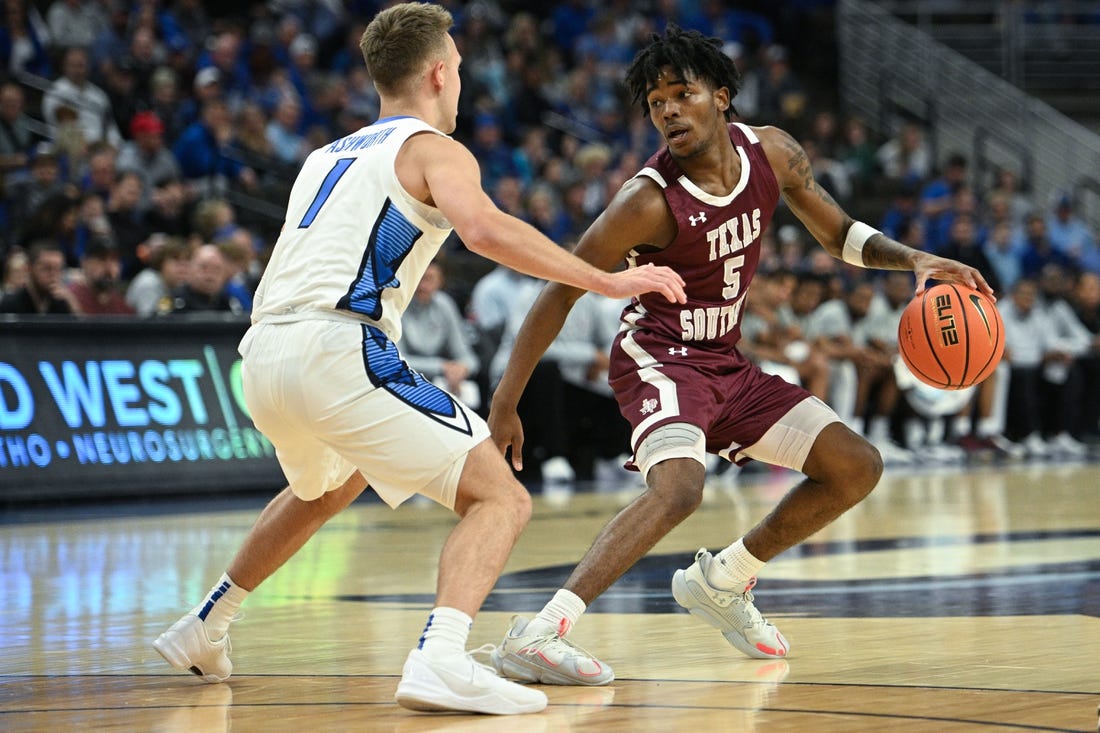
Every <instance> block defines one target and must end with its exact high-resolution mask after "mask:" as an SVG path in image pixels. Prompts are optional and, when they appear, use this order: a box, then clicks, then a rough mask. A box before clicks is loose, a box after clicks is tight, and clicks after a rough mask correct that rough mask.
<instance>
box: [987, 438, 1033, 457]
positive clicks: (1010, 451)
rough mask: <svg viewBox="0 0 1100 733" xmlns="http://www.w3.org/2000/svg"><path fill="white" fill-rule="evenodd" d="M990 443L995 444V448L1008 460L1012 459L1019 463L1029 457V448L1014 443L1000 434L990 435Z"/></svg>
mask: <svg viewBox="0 0 1100 733" xmlns="http://www.w3.org/2000/svg"><path fill="white" fill-rule="evenodd" d="M989 442H990V443H992V444H993V447H994V448H996V449H997V450H999V451H1001V452H1002V453H1003V454H1004V455H1005V457H1006V458H1011V459H1012V460H1014V461H1018V460H1020V459H1021V458H1024V457H1026V456H1027V448H1025V447H1024V446H1022V445H1020V444H1019V443H1013V442H1012V441H1011V440H1009V439H1008V438H1006V437H1005V436H1003V435H1001V434H1000V433H994V434H993V435H990V436H989Z"/></svg>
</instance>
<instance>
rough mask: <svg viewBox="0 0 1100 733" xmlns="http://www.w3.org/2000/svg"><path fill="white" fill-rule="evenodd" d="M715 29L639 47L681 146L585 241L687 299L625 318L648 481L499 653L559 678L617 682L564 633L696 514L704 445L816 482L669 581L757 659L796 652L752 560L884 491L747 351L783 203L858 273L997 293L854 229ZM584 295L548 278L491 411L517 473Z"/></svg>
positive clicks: (623, 342)
mask: <svg viewBox="0 0 1100 733" xmlns="http://www.w3.org/2000/svg"><path fill="white" fill-rule="evenodd" d="M719 49H720V41H718V40H717V39H707V38H706V37H704V36H703V35H701V34H700V33H698V32H697V31H685V30H681V29H679V28H676V27H674V26H670V27H669V28H668V30H667V31H666V32H665V34H664V35H663V36H660V37H656V38H655V39H654V42H653V43H652V44H651V45H650V46H648V47H647V48H645V49H643V50H642V51H641V52H639V54H638V55H637V57H636V58H635V60H634V62H633V64H632V66H631V67H630V69H629V70H628V72H627V78H626V83H627V86H628V88H629V89H630V91H631V93H632V94H633V96H634V99H635V101H636V102H638V103H640V105H641V107H642V109H643V110H645V112H646V113H647V114H648V115H649V118H650V120H651V121H652V123H653V124H654V125H655V126H656V128H657V130H658V131H659V132H660V133H661V135H662V136H663V138H664V140H665V142H666V143H667V145H666V146H665V147H664V148H662V149H661V150H660V151H659V152H658V153H656V154H655V155H654V156H653V157H651V158H650V159H649V160H648V161H647V162H646V164H645V167H643V168H642V170H641V171H640V172H639V173H638V174H637V175H636V176H635V177H634V178H632V179H631V180H630V181H628V182H627V183H626V184H624V185H623V187H622V189H621V190H620V191H619V192H618V194H617V195H616V196H615V198H614V199H613V200H612V201H611V203H610V204H609V205H608V208H607V210H606V211H605V212H604V213H603V214H602V215H601V216H600V217H599V218H598V219H597V220H596V221H595V222H594V223H593V225H592V226H591V228H589V230H588V231H587V232H586V233H585V234H584V236H583V237H582V238H581V240H580V242H579V243H578V245H577V248H576V250H575V252H576V254H578V255H579V256H580V257H581V258H583V259H585V260H587V261H588V262H591V263H592V264H594V265H596V266H598V267H602V268H604V269H607V270H613V269H615V268H616V267H618V266H619V265H620V264H621V263H622V262H623V260H624V259H625V260H626V262H627V264H628V266H630V267H637V266H639V265H642V264H645V263H650V262H652V263H654V264H661V265H667V266H669V267H671V268H673V269H674V270H676V271H677V272H679V274H680V275H681V276H682V277H683V279H684V281H685V282H686V283H687V285H686V288H685V290H686V292H687V298H688V299H687V303H686V304H681V303H669V302H666V301H665V300H663V299H661V298H660V297H656V296H654V295H652V294H648V295H642V296H640V297H636V298H634V300H633V301H632V302H631V304H630V305H629V306H627V307H626V309H625V310H624V311H623V315H622V322H623V326H622V330H621V331H620V333H619V336H618V338H617V339H616V341H615V344H614V346H613V347H612V353H611V369H610V376H609V381H610V383H611V386H612V388H613V389H614V391H615V395H616V398H617V399H618V402H619V408H620V410H621V411H622V414H623V415H624V416H625V417H626V419H627V420H628V421H630V423H631V426H632V427H633V432H632V435H631V442H632V448H633V451H634V455H633V463H634V465H635V466H636V467H637V468H638V470H640V471H641V472H642V475H643V476H644V477H645V481H646V485H647V490H646V491H645V492H644V493H643V494H642V495H641V496H639V497H638V498H637V499H636V500H634V501H633V502H632V503H631V504H630V505H629V506H627V507H626V508H625V509H623V510H622V511H621V512H619V514H618V515H616V516H615V518H614V519H612V520H611V521H610V522H609V523H608V524H607V525H606V526H605V527H604V529H603V530H602V531H601V532H600V534H599V536H597V537H596V540H595V542H594V543H593V545H592V547H591V548H590V549H589V550H588V552H587V553H586V554H585V556H584V557H583V558H582V559H581V561H580V564H578V565H577V567H576V569H575V570H574V571H573V573H572V574H571V575H570V576H569V579H568V580H567V581H566V583H565V586H564V588H562V589H561V590H559V591H558V592H557V593H556V594H555V595H554V597H553V598H552V599H551V600H550V602H549V603H548V604H547V605H546V606H545V607H544V608H543V610H542V611H541V612H540V613H539V614H538V615H537V616H536V617H535V618H534V619H532V620H528V619H525V618H522V617H516V618H515V619H513V623H512V627H511V628H510V629H509V631H508V633H507V634H506V635H505V638H504V642H503V643H502V645H501V646H500V647H498V648H497V649H496V650H495V651H494V652H493V654H492V662H493V665H494V667H496V669H497V671H498V672H500V673H501V674H504V675H507V676H510V677H514V678H518V679H522V680H528V681H540V682H543V683H549V684H590V685H591V684H606V683H607V682H610V681H611V680H612V679H613V678H614V674H613V673H612V671H611V669H610V668H609V667H608V666H607V665H606V664H603V663H602V662H600V661H599V660H597V659H595V658H594V657H592V656H591V655H590V654H588V653H587V652H585V651H584V650H582V649H580V648H579V647H577V646H575V645H573V644H571V643H570V642H568V641H567V640H566V639H565V638H563V637H565V635H566V634H567V633H568V632H569V630H570V628H572V626H573V624H575V623H576V621H577V619H578V617H579V616H580V615H581V613H583V612H584V609H585V608H586V606H587V604H589V603H591V602H592V601H593V600H594V599H595V598H596V597H597V596H599V595H600V594H601V593H603V592H604V591H605V590H606V589H607V588H608V587H609V586H610V585H611V584H612V583H613V582H615V580H616V579H618V578H619V577H620V576H621V575H622V574H623V573H624V572H626V571H627V570H628V569H629V568H630V567H631V566H632V565H634V563H636V562H637V561H638V560H639V559H641V558H642V556H644V555H645V554H646V552H648V551H649V549H650V548H651V547H653V545H654V544H656V543H657V541H658V540H660V539H661V538H662V537H664V536H665V535H666V534H668V532H669V531H670V530H671V529H672V528H673V527H675V526H676V525H678V524H679V523H680V522H681V521H683V520H684V519H685V518H686V517H687V516H688V515H690V514H691V513H692V512H694V511H695V509H696V508H698V506H699V503H700V501H701V499H702V495H703V481H704V476H705V458H706V455H705V454H706V453H708V452H709V453H715V454H718V455H719V456H722V457H724V458H726V459H728V460H730V461H735V462H737V463H742V462H745V461H747V460H749V459H756V460H759V461H764V462H765V463H770V464H775V465H779V466H785V467H788V468H792V469H795V470H798V471H801V472H802V473H803V474H805V479H804V480H803V481H802V482H801V483H800V484H798V485H797V486H795V487H794V488H793V489H791V491H790V492H789V493H788V494H787V495H786V496H785V497H784V498H783V499H782V501H780V502H779V504H778V506H776V507H775V509H774V510H773V511H772V512H771V514H770V515H769V516H767V517H766V518H765V519H764V520H763V521H761V522H760V523H759V524H758V525H757V526H755V527H753V528H752V529H751V530H749V532H748V533H746V534H745V535H744V536H743V537H742V538H740V539H738V540H737V541H736V542H734V543H733V544H731V545H730V546H729V547H727V548H725V549H723V550H721V551H720V552H718V553H717V554H715V555H712V554H711V553H709V552H707V551H706V550H700V551H699V552H698V554H697V555H696V558H695V563H694V564H692V565H691V566H690V567H689V568H687V569H686V570H678V571H677V572H676V573H675V575H674V577H673V580H672V591H673V595H674V597H675V598H676V601H677V602H678V603H679V604H680V605H681V606H683V607H685V608H687V609H688V610H689V611H690V612H691V613H692V614H694V615H697V616H699V617H700V618H702V619H703V620H704V621H706V622H707V623H709V624H711V625H712V626H715V627H716V628H718V629H719V630H720V631H721V632H722V633H723V635H724V636H725V637H726V640H727V641H728V642H729V643H730V644H732V645H733V646H734V647H736V648H737V649H738V650H740V651H741V652H743V653H744V654H746V655H748V656H750V657H757V658H776V657H784V656H786V655H787V654H788V652H789V650H790V645H789V644H788V642H787V640H786V639H785V638H784V637H783V635H782V634H781V633H779V631H778V630H777V629H776V628H775V626H774V625H772V624H770V623H768V621H767V620H766V619H764V618H763V617H762V616H761V615H760V613H759V612H758V611H757V610H756V608H755V607H754V606H753V595H752V593H751V591H750V589H751V588H752V587H753V585H754V583H755V576H756V574H757V571H758V570H759V569H760V568H761V567H762V566H763V565H764V563H765V562H767V561H768V560H771V559H772V558H773V557H775V556H776V555H778V554H779V553H780V552H782V551H783V550H786V549H788V548H789V547H792V546H793V545H795V544H797V543H799V542H801V541H803V540H805V539H806V538H807V537H809V536H810V535H811V534H813V533H814V532H816V531H817V530H819V529H821V528H822V527H824V526H825V525H827V524H829V522H831V521H832V520H834V519H835V518H836V517H838V516H839V515H840V514H841V513H843V512H844V511H845V510H847V509H848V508H850V507H852V506H853V505H855V504H856V503H857V502H859V501H860V500H861V499H863V497H865V496H867V494H868V493H870V491H871V490H872V489H873V488H874V487H875V484H876V483H877V482H878V479H879V476H880V474H881V473H882V460H881V458H880V456H879V454H878V452H877V451H876V449H875V448H874V447H873V446H872V445H871V444H870V443H868V442H867V441H866V440H865V439H864V438H863V437H861V436H860V435H858V434H857V433H855V432H853V431H852V430H850V429H848V428H847V427H846V426H845V425H844V424H843V423H842V422H841V421H840V420H839V418H838V417H837V415H836V413H834V412H833V410H832V409H831V408H829V407H828V406H827V405H825V404H824V403H823V402H821V401H820V400H819V399H817V398H816V397H813V396H812V395H810V394H809V393H808V392H807V391H806V390H804V389H802V388H801V387H797V386H794V385H792V384H789V383H787V382H785V381H783V380H782V379H780V378H778V377H775V376H769V375H767V374H764V373H763V372H762V371H761V370H760V369H759V368H758V367H756V366H755V365H754V364H752V363H751V362H749V361H748V360H747V359H746V358H745V357H744V356H743V355H742V354H741V353H740V352H739V351H738V350H737V341H738V339H739V338H740V325H739V324H740V316H741V312H742V308H743V306H744V303H745V294H746V291H747V289H748V287H749V284H750V282H751V281H752V277H753V274H754V273H755V271H756V267H757V263H758V262H759V260H760V246H761V245H760V235H761V233H762V232H763V231H764V230H765V229H766V228H767V227H768V224H769V222H770V221H771V218H772V214H773V213H774V211H775V208H776V205H777V203H778V201H779V198H780V196H782V197H783V199H784V200H785V201H786V203H787V205H788V206H789V207H790V209H791V211H793V212H794V214H795V215H796V216H797V217H798V218H799V219H800V220H801V221H802V222H803V223H804V224H805V225H806V228H807V229H809V231H810V233H812V234H813V235H814V237H815V238H816V239H817V241H818V242H819V243H820V244H821V246H822V247H824V248H825V249H826V250H827V251H828V252H829V253H830V254H831V255H833V256H834V257H836V258H838V259H843V260H844V261H845V262H848V263H850V264H852V265H856V266H858V267H869V268H878V269H886V270H910V271H912V272H913V273H914V274H915V276H916V284H917V292H920V291H923V289H924V285H925V282H926V281H928V280H930V279H935V280H942V281H954V282H961V283H965V284H966V285H969V286H970V287H974V288H977V289H979V290H982V291H983V292H985V293H987V294H992V290H991V289H990V287H989V285H988V284H987V283H986V281H985V279H984V278H983V277H982V275H981V273H979V272H978V271H977V270H976V269H974V268H973V267H969V266H967V265H964V264H962V263H960V262H956V261H954V260H948V259H944V258H942V257H937V256H935V255H932V254H929V253H927V252H921V251H917V250H914V249H911V248H909V247H907V246H905V245H903V244H901V243H899V242H896V241H894V240H892V239H889V238H888V237H886V236H885V235H883V234H881V233H880V232H878V231H876V230H874V229H872V228H871V227H870V226H868V225H867V224H864V223H862V222H857V221H853V220H852V219H851V218H850V217H849V216H848V215H847V214H846V213H845V212H844V211H843V210H842V209H841V208H840V206H838V205H837V204H836V202H835V201H834V200H833V199H832V197H831V196H830V195H829V194H828V193H827V192H826V191H825V190H824V189H822V188H821V186H819V185H818V184H817V182H816V181H815V180H814V177H813V172H812V170H811V167H810V162H809V160H808V159H807V157H806V153H805V152H804V151H803V150H802V148H801V146H799V145H798V143H797V142H795V140H794V139H793V138H791V136H790V135H788V134H787V133H785V132H783V131H782V130H779V129H776V128H774V127H749V126H747V125H743V124H740V123H730V120H731V119H732V117H733V115H734V109H733V106H732V100H733V97H734V96H735V95H736V93H737V88H738V81H739V74H738V72H737V69H736V67H735V66H734V65H733V62H732V61H731V60H730V59H729V58H728V57H726V56H725V55H724V54H723V53H722V52H721V51H720V50H719ZM582 294H583V291H582V290H580V289H577V288H573V287H570V286H565V285H558V284H554V283H551V284H549V285H547V286H546V288H545V289H544V290H543V291H542V294H541V295H540V297H539V298H538V300H537V302H536V303H535V305H534V306H533V307H532V309H531V311H530V312H529V313H528V315H527V318H526V321H525V322H524V324H523V327H522V329H521V331H520V333H519V335H518V337H517V339H516V344H515V348H514V349H513V351H512V356H511V360H510V362H509V364H508V368H507V370H506V371H505V373H504V377H503V379H502V380H501V382H500V385H499V387H498V388H497V390H496V392H495V394H494V396H493V402H492V411H491V414H490V416H489V426H490V430H491V431H492V433H493V436H494V440H495V441H496V443H497V445H498V447H499V448H500V449H501V450H502V451H506V450H507V449H508V448H511V456H512V463H513V466H514V467H515V468H516V469H519V468H521V466H522V449H523V430H522V426H521V425H520V421H519V417H518V416H517V413H516V406H517V404H518V403H519V399H520V396H521V394H522V392H523V389H524V386H525V385H526V383H527V381H528V379H529V377H530V375H531V373H532V370H533V369H534V367H535V365H536V363H537V362H538V361H539V359H540V358H541V357H542V355H543V354H544V353H545V351H546V349H547V347H548V346H549V345H550V343H551V342H552V341H553V340H554V337H555V335H556V334H557V333H558V331H559V329H560V328H561V326H562V323H563V322H564V320H565V317H566V314H567V313H568V312H569V310H570V308H571V307H572V305H573V303H574V302H575V301H576V300H577V298H579V297H580V296H581V295H582Z"/></svg>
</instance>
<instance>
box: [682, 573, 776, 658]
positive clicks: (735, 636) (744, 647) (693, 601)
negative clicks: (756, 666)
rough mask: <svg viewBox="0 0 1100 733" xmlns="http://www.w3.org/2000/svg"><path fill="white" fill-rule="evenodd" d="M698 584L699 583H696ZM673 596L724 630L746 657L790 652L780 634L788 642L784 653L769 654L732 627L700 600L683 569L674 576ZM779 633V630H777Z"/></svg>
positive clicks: (693, 613)
mask: <svg viewBox="0 0 1100 733" xmlns="http://www.w3.org/2000/svg"><path fill="white" fill-rule="evenodd" d="M696 585H697V584H696ZM672 597H673V598H675V599H676V602H677V603H678V604H680V606H681V607H682V608H684V609H685V610H686V611H687V612H688V613H690V614H691V615H692V616H695V617H696V618H698V619H700V620H702V621H704V622H706V623H707V624H708V625H710V626H713V627H714V628H716V629H718V630H719V631H721V632H722V636H723V637H725V639H726V641H727V642H729V644H730V646H732V647H733V648H735V649H736V650H737V651H739V652H741V653H742V654H744V655H745V656H746V657H752V658H753V659H784V658H785V657H786V656H787V655H788V654H790V651H791V648H790V645H789V644H787V640H786V639H785V638H783V637H782V635H780V638H781V639H783V643H784V644H787V646H786V649H784V653H783V654H768V653H767V652H764V651H761V650H760V649H758V648H757V647H756V646H755V645H754V644H752V643H751V642H750V641H749V640H748V639H746V638H745V637H744V636H742V635H741V633H740V632H739V631H736V630H733V629H730V627H729V623H728V622H727V621H726V620H725V618H723V617H722V616H721V615H720V614H718V613H716V612H714V611H712V610H710V608H708V607H707V606H706V605H704V604H703V603H701V602H698V597H697V594H696V593H695V592H694V591H693V590H692V588H691V584H689V582H688V580H687V576H686V574H685V572H684V571H683V570H677V571H676V573H675V574H674V575H673V576H672ZM777 633H778V632H777Z"/></svg>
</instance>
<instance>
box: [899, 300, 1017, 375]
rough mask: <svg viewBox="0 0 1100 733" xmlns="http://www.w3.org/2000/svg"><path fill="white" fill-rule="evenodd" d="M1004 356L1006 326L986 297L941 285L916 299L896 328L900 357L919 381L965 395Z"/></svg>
mask: <svg viewBox="0 0 1100 733" xmlns="http://www.w3.org/2000/svg"><path fill="white" fill-rule="evenodd" d="M1004 350H1005V337H1004V322H1003V321H1002V320H1001V314H1000V313H998V312H997V306H996V305H994V304H993V301H992V300H990V299H989V298H988V297H987V296H986V295H985V294H983V293H980V292H978V291H977V290H972V289H971V288H969V287H967V286H966V285H962V284H959V283H940V284H938V285H933V286H932V287H930V288H927V289H926V290H925V291H924V292H923V293H921V294H920V295H918V296H917V297H915V298H913V300H912V301H911V302H910V303H909V305H908V306H906V307H905V310H904V311H903V312H902V314H901V323H900V324H898V352H899V353H900V354H901V358H902V361H904V362H905V366H907V367H909V371H911V372H912V373H913V376H915V377H916V378H917V379H919V380H920V381H922V382H924V383H925V384H928V385H931V386H933V387H939V388H940V389H964V388H966V387H970V386H972V385H975V384H978V383H979V382H981V381H983V380H984V379H985V378H986V377H988V376H989V375H990V374H992V373H993V370H994V369H996V368H997V364H998V363H999V362H1000V361H1001V355H1002V354H1004Z"/></svg>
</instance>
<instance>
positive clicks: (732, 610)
mask: <svg viewBox="0 0 1100 733" xmlns="http://www.w3.org/2000/svg"><path fill="white" fill-rule="evenodd" d="M712 562H714V556H713V555H711V554H710V553H709V552H707V551H706V549H700V550H699V552H697V553H696V554H695V562H694V563H693V564H692V565H691V567H689V568H688V569H687V570H677V571H676V574H675V575H673V576H672V596H673V598H675V599H676V602H677V603H679V604H680V605H681V606H683V607H684V608H686V609H687V610H688V612H689V613H691V615H692V616H697V617H699V618H701V619H702V620H704V621H706V622H707V623H708V624H710V625H711V626H713V627H714V628H716V629H718V630H719V631H721V632H722V636H724V637H726V641H728V642H729V643H730V644H732V645H733V646H734V647H735V648H736V649H737V650H738V651H740V652H741V653H742V654H745V655H747V656H750V657H754V658H756V659H775V658H779V657H785V656H787V654H788V653H789V652H790V649H791V645H790V644H788V643H787V640H786V639H784V638H783V634H781V633H779V629H777V628H775V626H774V625H773V624H771V623H769V622H768V620H767V619H766V618H764V617H763V616H761V615H760V612H759V611H757V610H756V606H754V605H752V601H753V596H752V587H753V586H754V585H756V578H753V579H752V580H750V581H749V584H748V585H747V586H745V589H744V590H743V591H741V592H737V591H729V590H720V589H718V588H715V587H714V586H713V585H711V584H710V582H708V581H707V568H708V567H709V566H710V564H711V563H712Z"/></svg>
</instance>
